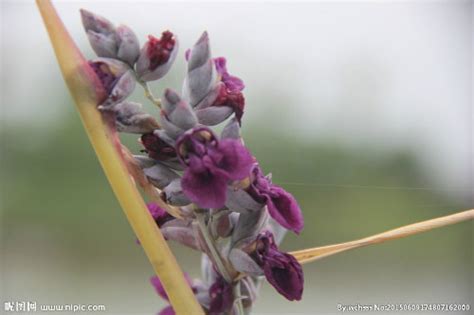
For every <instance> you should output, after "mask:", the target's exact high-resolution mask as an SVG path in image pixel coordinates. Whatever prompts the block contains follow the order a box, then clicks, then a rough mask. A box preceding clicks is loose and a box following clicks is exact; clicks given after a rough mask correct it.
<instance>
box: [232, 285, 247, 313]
mask: <svg viewBox="0 0 474 315" xmlns="http://www.w3.org/2000/svg"><path fill="white" fill-rule="evenodd" d="M241 295H242V293H241V290H240V281H237V282H236V283H235V284H234V301H235V302H234V303H235V304H236V306H237V315H244V314H245V311H244V305H243V304H242V300H243V298H242V297H241Z"/></svg>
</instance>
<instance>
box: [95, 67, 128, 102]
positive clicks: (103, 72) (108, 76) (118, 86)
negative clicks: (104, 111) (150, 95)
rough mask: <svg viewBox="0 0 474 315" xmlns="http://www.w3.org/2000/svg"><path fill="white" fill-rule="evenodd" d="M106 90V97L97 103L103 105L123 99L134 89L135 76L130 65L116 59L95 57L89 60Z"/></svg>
mask: <svg viewBox="0 0 474 315" xmlns="http://www.w3.org/2000/svg"><path fill="white" fill-rule="evenodd" d="M89 65H90V66H91V67H92V69H93V70H94V72H95V73H96V75H97V76H98V78H99V80H100V82H101V83H102V86H103V88H104V90H105V92H106V98H105V100H104V101H102V102H101V103H100V104H99V105H102V106H104V107H108V106H112V105H115V104H118V103H120V102H122V101H123V100H125V99H126V98H127V97H128V96H129V95H130V94H131V93H132V92H133V90H134V89H135V78H134V76H133V73H132V71H131V69H130V67H129V66H128V65H127V64H125V63H123V62H121V61H118V60H115V59H110V58H97V59H94V60H92V61H89Z"/></svg>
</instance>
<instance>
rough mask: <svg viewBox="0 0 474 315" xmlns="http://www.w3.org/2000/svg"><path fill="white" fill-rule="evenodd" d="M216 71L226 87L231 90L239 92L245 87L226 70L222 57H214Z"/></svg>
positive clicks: (225, 61)
mask: <svg viewBox="0 0 474 315" xmlns="http://www.w3.org/2000/svg"><path fill="white" fill-rule="evenodd" d="M214 64H215V65H216V70H217V73H218V74H219V75H220V76H221V80H222V82H224V84H225V85H226V87H227V89H228V90H229V91H231V92H240V91H242V90H243V89H244V88H245V85H244V82H243V81H242V80H241V79H240V78H238V77H236V76H233V75H231V74H229V72H228V71H227V60H226V59H225V58H224V57H218V58H215V59H214Z"/></svg>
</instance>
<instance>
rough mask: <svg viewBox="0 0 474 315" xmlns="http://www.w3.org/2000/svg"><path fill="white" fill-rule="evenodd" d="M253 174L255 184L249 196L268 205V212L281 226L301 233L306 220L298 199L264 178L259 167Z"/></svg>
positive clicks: (251, 187)
mask: <svg viewBox="0 0 474 315" xmlns="http://www.w3.org/2000/svg"><path fill="white" fill-rule="evenodd" d="M252 173H253V182H252V184H251V185H250V187H249V188H248V192H249V194H250V195H251V196H252V197H253V198H255V199H256V201H258V202H263V203H266V205H267V208H268V212H269V213H270V215H271V216H272V218H273V219H275V221H277V222H278V223H279V224H280V225H281V226H283V227H284V228H287V229H289V230H292V231H294V232H295V233H299V232H301V230H302V229H303V226H304V220H303V214H302V213H301V209H300V207H299V206H298V203H297V202H296V199H295V198H294V197H293V196H292V195H291V194H290V193H288V192H287V191H285V190H284V189H283V188H281V187H279V186H277V185H274V184H272V183H271V182H270V180H269V179H268V178H266V177H265V176H263V174H262V170H261V169H260V167H259V166H258V165H257V166H255V168H254V169H253V171H252Z"/></svg>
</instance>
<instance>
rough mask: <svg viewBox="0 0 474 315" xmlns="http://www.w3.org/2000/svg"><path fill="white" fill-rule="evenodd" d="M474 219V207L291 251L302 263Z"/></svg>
mask: <svg viewBox="0 0 474 315" xmlns="http://www.w3.org/2000/svg"><path fill="white" fill-rule="evenodd" d="M472 219H474V209H470V210H466V211H463V212H459V213H456V214H452V215H448V216H444V217H440V218H435V219H431V220H427V221H422V222H418V223H414V224H410V225H405V226H402V227H399V228H396V229H393V230H390V231H386V232H383V233H380V234H375V235H372V236H369V237H365V238H362V239H359V240H355V241H350V242H346V243H340V244H334V245H327V246H321V247H314V248H309V249H303V250H298V251H294V252H291V253H290V254H292V255H293V256H295V258H296V259H297V260H298V261H299V262H300V263H301V264H306V263H309V262H312V261H315V260H318V259H322V258H325V257H329V256H332V255H335V254H338V253H342V252H345V251H348V250H351V249H355V248H359V247H363V246H368V245H373V244H379V243H383V242H387V241H391V240H395V239H398V238H402V237H406V236H410V235H414V234H418V233H423V232H427V231H430V230H432V229H436V228H439V227H443V226H447V225H451V224H455V223H459V222H463V221H467V220H472Z"/></svg>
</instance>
